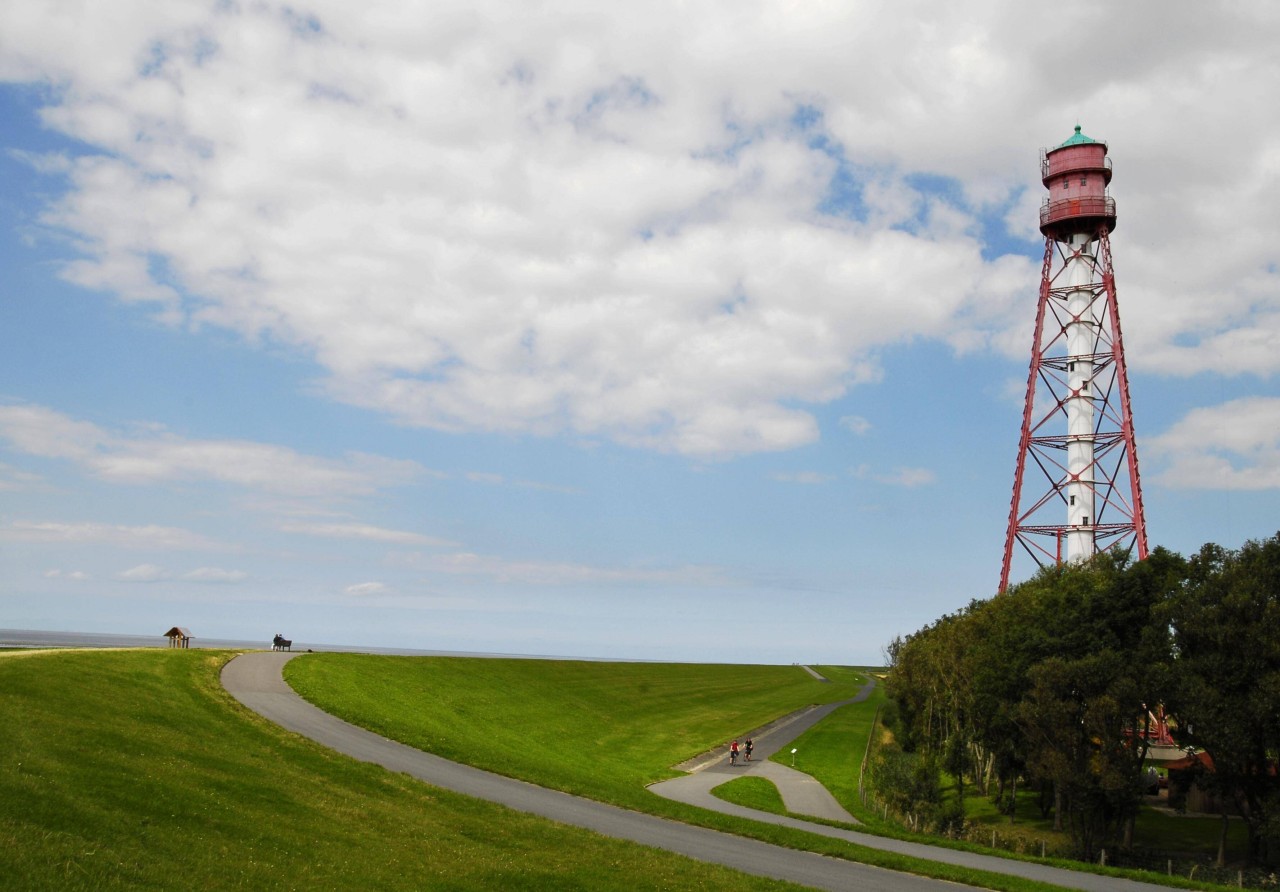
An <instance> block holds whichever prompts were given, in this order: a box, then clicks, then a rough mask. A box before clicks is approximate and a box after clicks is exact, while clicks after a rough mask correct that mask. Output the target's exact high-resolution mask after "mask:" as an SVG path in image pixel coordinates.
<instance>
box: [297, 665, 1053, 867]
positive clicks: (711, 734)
mask: <svg viewBox="0 0 1280 892" xmlns="http://www.w3.org/2000/svg"><path fill="white" fill-rule="evenodd" d="M819 671H821V672H822V673H823V674H824V675H825V676H826V677H827V678H829V679H831V681H830V683H824V682H819V681H817V680H815V679H813V678H812V677H811V676H809V675H808V673H806V672H804V671H803V670H802V669H800V668H798V667H787V666H750V667H745V666H714V665H703V664H662V663H630V664H628V663H599V662H575V661H537V660H501V659H496V660H495V659H478V658H466V657H388V656H373V655H366V654H309V655H307V656H306V657H305V658H302V659H295V660H293V661H291V662H290V663H288V664H287V665H286V667H285V677H286V679H287V680H288V682H289V683H290V685H292V686H293V687H294V689H295V690H297V691H298V692H299V693H300V694H302V695H303V696H304V697H306V698H307V699H308V700H310V701H312V702H313V703H315V704H317V705H318V706H320V707H321V708H323V709H324V710H326V711H327V712H330V713H332V714H334V715H338V716H340V717H342V718H344V719H346V720H347V721H350V722H352V723H354V724H357V725H360V726H362V727H365V728H369V729H370V730H373V731H376V732H377V733H379V734H382V735H384V736H386V737H390V738H392V739H395V740H399V741H401V742H403V743H407V744H409V745H411V746H414V747H417V748H420V749H423V750H426V751H428V752H432V753H436V754H438V755H441V756H444V757H446V758H450V759H456V760H458V761H462V762H466V763H467V764H470V765H475V766H478V767H481V768H485V769H488V770H491V771H495V772H498V773H501V774H505V775H508V776H511V777H518V778H520V779H522V780H527V781H530V782H532V783H536V784H539V785H542V786H548V787H553V788H556V789H561V790H566V791H568V792H572V793H576V794H579V795H586V796H589V797H591V798H595V799H599V800H601V801H604V802H610V803H613V804H615V805H621V806H623V807H628V808H634V809H637V810H640V811H646V812H649V813H652V814H658V815H662V816H665V817H670V818H674V819H677V820H681V821H684V822H687V823H690V824H698V825H701V826H706V827H711V828H713V829H719V830H724V831H727V832H732V833H738V834H740V835H744V836H750V837H752V838H755V839H760V840H763V841H766V842H771V843H774V844H777V845H783V846H788V847H791V848H797V849H805V850H808V851H813V852H818V853H820V854H825V855H830V856H833V857H839V858H845V859H847V860H853V861H859V862H862V863H864V864H871V865H875V866H878V867H883V868H885V869H887V870H897V871H903V872H908V873H915V874H919V875H921V876H929V877H935V878H938V879H943V880H948V881H951V882H956V883H962V884H965V885H971V886H979V887H982V888H986V889H993V890H1007V892H1032V890H1044V889H1050V888H1057V887H1052V886H1048V885H1046V884H1043V883H1037V882H1033V881H1030V880H1024V879H1020V878H1017V877H1011V876H1005V875H1002V874H993V873H989V872H986V871H979V870H972V869H968V868H963V867H955V866H952V865H946V864H939V863H936V862H930V861H926V860H923V859H919V858H913V857H909V856H905V855H899V854H895V853H893V852H886V851H881V850H878V849H871V848H867V847H864V846H858V845H855V844H853V843H848V842H845V841H842V840H838V839H831V838H828V837H822V836H814V835H812V834H809V833H806V832H804V831H801V830H795V829H791V828H786V827H778V826H776V825H772V824H762V823H756V822H751V821H744V820H741V819H736V818H731V817H728V816H725V815H720V814H717V813H715V812H709V811H706V810H704V809H699V808H694V807H692V806H687V805H683V804H681V803H676V802H671V801H669V800H666V799H662V798H660V797H657V796H655V795H653V794H651V793H649V792H647V791H646V790H645V789H644V786H645V785H646V784H648V783H651V782H653V781H656V780H662V779H665V778H668V777H672V776H674V775H675V774H676V772H673V771H672V770H671V768H670V766H672V765H674V764H678V763H679V762H681V761H683V760H685V759H688V758H690V757H692V756H695V755H698V754H700V753H702V752H704V751H706V750H708V749H710V748H712V747H714V746H717V745H719V744H722V743H724V742H725V741H726V740H729V739H732V738H733V737H734V736H737V735H740V734H742V733H745V732H746V731H748V730H751V729H753V728H756V727H759V726H761V725H763V724H766V723H767V722H768V721H770V720H772V719H774V718H777V717H778V716H780V715H784V714H786V713H788V712H791V711H793V710H794V709H796V708H799V707H802V706H805V705H809V704H811V703H823V702H834V701H838V700H843V699H848V698H849V697H851V696H852V695H853V694H854V693H856V692H857V691H858V690H859V689H860V688H861V686H862V683H863V681H864V680H865V676H864V675H862V674H861V673H859V672H858V671H856V670H853V669H848V668H843V667H822V668H821V669H820V670H819ZM849 709H853V710H855V713H856V714H858V715H860V714H861V713H860V712H857V710H859V709H860V707H859V706H856V705H855V706H854V707H845V708H844V709H841V710H838V711H837V712H836V713H835V714H834V715H833V716H832V717H829V718H828V719H827V720H826V721H825V722H823V723H822V725H825V724H826V723H827V722H830V721H832V718H834V717H835V716H838V715H842V714H844V713H845V712H846V710H849ZM861 709H862V710H864V711H865V709H866V707H861ZM870 709H871V713H873V712H874V702H873V705H872V706H871V708H870ZM860 721H861V723H862V724H861V728H862V731H861V733H862V735H863V739H865V735H866V733H868V730H869V726H870V713H868V714H867V715H866V716H864V717H863V718H862V719H861V720H860ZM855 724H856V722H855ZM822 725H820V726H819V728H821V727H822ZM817 731H818V729H817V728H815V729H813V730H811V731H810V732H809V734H814V733H815V732H817ZM817 751H819V748H815V753H816V752H817ZM858 758H859V759H860V758H861V751H860V750H859V754H858ZM797 767H801V766H800V765H799V763H797ZM854 783H855V791H856V777H855V781H854Z"/></svg>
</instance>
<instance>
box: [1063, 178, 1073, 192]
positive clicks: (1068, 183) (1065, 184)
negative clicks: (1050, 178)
mask: <svg viewBox="0 0 1280 892" xmlns="http://www.w3.org/2000/svg"><path fill="white" fill-rule="evenodd" d="M1062 188H1063V189H1069V188H1071V181H1070V180H1068V179H1067V178H1066V177H1063V178H1062Z"/></svg>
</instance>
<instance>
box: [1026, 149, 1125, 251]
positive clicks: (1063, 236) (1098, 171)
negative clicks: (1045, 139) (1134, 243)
mask: <svg viewBox="0 0 1280 892" xmlns="http://www.w3.org/2000/svg"><path fill="white" fill-rule="evenodd" d="M1040 178H1041V181H1042V182H1043V183H1044V187H1045V188H1046V189H1047V190H1049V194H1048V196H1047V197H1046V198H1045V199H1044V202H1043V203H1042V204H1041V205H1040V232H1041V233H1042V234H1044V235H1046V236H1049V237H1050V238H1053V239H1055V240H1057V241H1060V242H1065V241H1070V240H1071V236H1073V235H1076V234H1080V233H1084V234H1087V235H1088V236H1090V238H1095V237H1097V235H1098V234H1099V232H1100V231H1101V230H1102V229H1103V228H1104V227H1105V229H1106V231H1107V232H1111V231H1113V230H1114V229H1115V228H1116V203H1115V199H1113V198H1112V197H1111V196H1110V195H1108V194H1107V186H1108V185H1109V184H1110V182H1111V159H1110V158H1108V157H1107V144H1106V143H1105V142H1099V141H1097V140H1094V139H1090V138H1089V137H1087V136H1085V135H1084V134H1083V133H1081V132H1080V125H1079V124H1077V125H1076V132H1075V134H1074V135H1073V136H1072V137H1071V138H1070V139H1068V140H1067V141H1066V142H1064V143H1063V144H1062V145H1060V146H1058V147H1057V148H1053V149H1048V150H1047V151H1045V152H1043V153H1042V155H1041V158H1040Z"/></svg>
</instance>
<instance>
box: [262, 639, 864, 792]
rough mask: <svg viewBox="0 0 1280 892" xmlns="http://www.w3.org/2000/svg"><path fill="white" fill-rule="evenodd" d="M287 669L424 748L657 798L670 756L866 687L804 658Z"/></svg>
mask: <svg viewBox="0 0 1280 892" xmlns="http://www.w3.org/2000/svg"><path fill="white" fill-rule="evenodd" d="M286 678H287V679H288V681H289V684H290V685H292V686H293V687H294V689H295V690H297V691H298V692H299V693H300V694H302V696H304V697H306V698H307V699H308V700H311V701H312V702H313V703H315V704H316V705H318V706H320V707H321V708H322V709H324V710H325V711H327V712H331V713H333V714H334V715H338V716H341V717H342V718H344V719H346V720H347V721H350V722H352V723H354V724H357V725H361V726H363V727H366V728H369V729H371V730H374V731H377V732H378V733H379V734H383V735H384V736H387V737H391V738H394V739H396V740H400V741H402V742H404V743H407V744H409V745H411V746H414V747H417V748H419V749H423V750H427V751H428V752H433V753H437V754H438V755H441V756H444V757H446V758H449V759H454V760H457V761H462V762H466V763H468V764H471V765H476V766H478V767H481V768H486V769H488V770H490V771H495V772H498V773H500V774H506V775H509V776H512V777H519V778H522V779H524V780H528V781H531V782H533V783H536V784H539V785H541V786H545V787H553V788H555V789H558V790H564V791H566V792H569V793H575V794H579V795H584V796H589V797H592V798H595V799H601V800H604V801H608V802H613V803H616V804H619V805H625V806H629V807H633V808H640V809H645V808H648V807H650V806H651V805H652V802H651V800H653V799H654V798H655V797H654V796H653V795H652V794H650V793H648V792H647V791H646V790H645V786H646V785H648V784H650V783H653V782H655V781H659V780H665V779H666V778H670V777H675V776H677V775H678V773H679V772H676V771H673V770H672V768H671V766H673V765H675V764H677V763H679V762H682V761H684V760H685V759H688V758H691V757H693V756H696V755H698V754H700V753H703V752H705V751H707V750H710V749H712V748H713V747H715V746H718V745H720V744H722V743H724V742H725V741H727V740H731V739H733V737H735V736H737V735H741V734H743V733H745V732H747V731H749V730H751V729H752V728H755V727H758V726H760V725H763V724H765V723H766V722H768V721H770V720H772V719H774V718H776V717H778V716H780V715H785V714H786V713H788V712H791V711H793V710H795V709H798V708H801V707H803V706H806V705H808V704H810V703H822V702H831V701H833V700H839V699H841V698H843V697H848V696H851V695H852V693H853V692H855V691H856V690H857V688H858V683H857V680H856V678H855V677H854V676H852V675H850V676H849V677H848V678H847V680H846V681H845V682H844V683H832V684H823V683H821V682H818V681H816V680H815V679H813V678H811V677H810V676H809V675H808V674H807V673H806V672H804V671H803V670H802V669H800V668H798V667H793V666H717V665H703V664H670V663H601V662H577V661H567V660H566V661H540V660H502V659H496V660H495V659H471V658H458V657H425V658H424V657H389V656H388V657H384V656H370V655H354V654H314V655H308V656H307V657H306V658H304V659H296V660H293V661H292V662H290V663H289V664H287V666H286Z"/></svg>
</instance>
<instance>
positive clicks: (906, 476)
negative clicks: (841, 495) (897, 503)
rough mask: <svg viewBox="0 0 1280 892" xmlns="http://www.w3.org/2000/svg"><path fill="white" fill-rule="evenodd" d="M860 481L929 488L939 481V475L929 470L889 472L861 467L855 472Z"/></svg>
mask: <svg viewBox="0 0 1280 892" xmlns="http://www.w3.org/2000/svg"><path fill="white" fill-rule="evenodd" d="M853 474H854V476H855V477H857V478H859V479H860V480H874V481H875V482H876V483H883V484H885V485H887V486H901V487H905V488H907V489H913V488H915V487H917V486H928V485H929V484H931V483H934V482H936V481H937V479H938V475H937V474H935V473H934V472H933V471H931V470H930V469H929V468H909V467H897V468H894V469H893V470H892V471H889V472H881V471H875V470H872V468H870V467H869V466H867V465H859V466H858V467H857V468H856V469H854V472H853Z"/></svg>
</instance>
